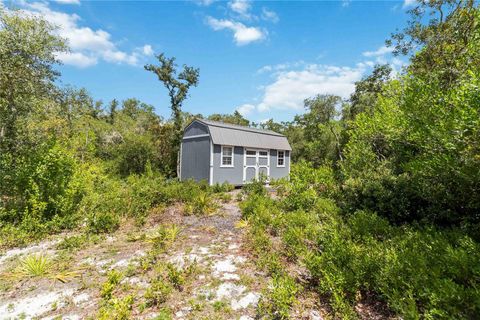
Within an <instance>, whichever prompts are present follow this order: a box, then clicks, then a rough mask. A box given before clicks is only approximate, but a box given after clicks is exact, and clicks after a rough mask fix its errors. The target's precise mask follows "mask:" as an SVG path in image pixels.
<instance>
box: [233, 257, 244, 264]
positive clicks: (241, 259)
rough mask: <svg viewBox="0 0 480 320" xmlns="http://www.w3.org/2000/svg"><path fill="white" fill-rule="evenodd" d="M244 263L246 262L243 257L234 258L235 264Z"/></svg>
mask: <svg viewBox="0 0 480 320" xmlns="http://www.w3.org/2000/svg"><path fill="white" fill-rule="evenodd" d="M245 261H247V259H246V258H244V257H241V256H238V257H235V263H240V264H242V263H245Z"/></svg>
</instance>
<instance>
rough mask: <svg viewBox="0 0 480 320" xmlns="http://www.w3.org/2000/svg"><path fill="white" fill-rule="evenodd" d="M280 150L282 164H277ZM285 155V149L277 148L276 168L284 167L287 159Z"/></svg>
mask: <svg viewBox="0 0 480 320" xmlns="http://www.w3.org/2000/svg"><path fill="white" fill-rule="evenodd" d="M280 152H283V165H279V164H278V159H280V156H279V153H280ZM286 157H287V153H286V152H285V150H277V168H285V162H286V161H287V160H286Z"/></svg>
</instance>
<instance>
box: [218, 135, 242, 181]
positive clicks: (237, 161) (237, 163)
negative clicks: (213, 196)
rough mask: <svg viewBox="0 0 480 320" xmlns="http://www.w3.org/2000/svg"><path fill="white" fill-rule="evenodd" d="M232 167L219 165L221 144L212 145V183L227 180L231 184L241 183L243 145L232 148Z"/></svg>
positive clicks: (220, 161)
mask: <svg viewBox="0 0 480 320" xmlns="http://www.w3.org/2000/svg"><path fill="white" fill-rule="evenodd" d="M233 150H234V151H233V168H224V167H220V164H221V163H222V159H221V146H220V145H218V144H216V145H214V146H213V184H215V183H224V182H228V183H230V184H233V185H242V184H243V147H235V148H234V149H233Z"/></svg>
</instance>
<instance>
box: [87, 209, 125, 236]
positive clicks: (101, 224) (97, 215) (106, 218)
mask: <svg viewBox="0 0 480 320" xmlns="http://www.w3.org/2000/svg"><path fill="white" fill-rule="evenodd" d="M119 226H120V218H119V217H118V216H117V215H115V214H114V213H108V212H94V213H93V214H91V215H90V216H89V217H88V220H87V229H88V232H90V233H93V234H98V233H110V232H113V231H115V230H117V229H118V228H119Z"/></svg>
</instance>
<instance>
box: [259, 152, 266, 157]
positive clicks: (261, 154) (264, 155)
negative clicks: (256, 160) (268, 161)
mask: <svg viewBox="0 0 480 320" xmlns="http://www.w3.org/2000/svg"><path fill="white" fill-rule="evenodd" d="M260 156H262V157H266V156H268V152H267V151H260Z"/></svg>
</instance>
